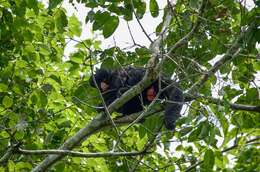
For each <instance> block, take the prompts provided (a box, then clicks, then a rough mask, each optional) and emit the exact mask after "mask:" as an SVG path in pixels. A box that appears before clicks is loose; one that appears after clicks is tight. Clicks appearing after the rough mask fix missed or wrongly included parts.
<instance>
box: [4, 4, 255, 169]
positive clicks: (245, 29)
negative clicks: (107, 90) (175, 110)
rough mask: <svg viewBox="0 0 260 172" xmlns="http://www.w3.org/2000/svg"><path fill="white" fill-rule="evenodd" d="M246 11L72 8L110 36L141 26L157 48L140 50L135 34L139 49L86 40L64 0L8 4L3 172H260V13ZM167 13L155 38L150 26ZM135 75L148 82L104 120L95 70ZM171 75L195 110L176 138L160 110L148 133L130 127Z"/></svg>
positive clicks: (233, 7)
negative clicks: (126, 108)
mask: <svg viewBox="0 0 260 172" xmlns="http://www.w3.org/2000/svg"><path fill="white" fill-rule="evenodd" d="M245 2H247V1H233V0H220V1H219V0H199V1H197V0H188V1H187V0H184V1H180V0H178V1H177V2H175V1H174V3H172V2H170V1H167V5H166V6H165V7H163V6H160V4H161V3H159V0H157V1H156V0H149V1H148V0H147V1H142V0H108V1H105V0H77V1H73V0H70V4H72V5H73V6H74V7H75V8H77V7H76V5H74V4H77V3H82V4H84V5H85V6H86V7H87V9H88V10H87V11H86V13H87V17H86V19H85V21H84V22H86V23H88V25H87V26H90V25H91V27H92V30H93V32H94V34H96V33H97V34H102V36H103V37H104V38H105V39H107V38H111V36H112V35H113V33H114V32H115V31H116V29H117V28H118V26H119V23H120V22H123V21H129V22H130V21H132V20H137V21H138V23H139V25H138V26H137V27H141V28H142V30H143V34H144V35H145V37H146V38H147V39H148V40H149V41H150V42H151V45H150V46H149V47H146V46H145V45H142V42H138V43H137V42H136V41H135V37H136V36H135V35H133V34H132V32H131V28H129V30H128V32H129V35H131V37H132V46H131V47H130V48H129V49H125V48H122V47H119V46H117V44H116V40H115V44H114V46H113V47H110V48H107V49H103V48H101V47H102V46H101V45H102V41H100V39H97V38H94V39H86V40H81V39H80V38H79V37H80V36H81V34H82V30H84V29H86V28H84V27H83V26H84V25H83V24H84V23H82V22H80V21H79V20H78V19H77V17H76V16H75V15H72V16H70V17H69V16H68V14H67V12H66V10H65V9H64V8H63V6H62V3H63V1H62V0H49V3H48V6H44V5H43V4H42V2H38V1H37V0H0V171H31V170H32V171H46V170H47V169H51V171H57V172H58V171H102V172H105V171H196V169H198V170H199V171H241V172H242V171H243V172H246V171H250V172H253V171H260V166H259V163H260V159H259V157H260V150H259V149H258V148H259V140H260V87H259V85H260V55H259V51H260V48H259V44H260V42H259V40H260V30H259V27H260V20H259V17H260V8H259V5H260V4H259V1H255V3H253V2H251V5H252V8H251V9H248V8H246V6H245V5H247V4H246V3H245ZM247 3H248V2H247ZM147 13H148V14H147ZM159 14H163V17H162V19H161V23H158V26H157V27H156V30H154V34H156V39H153V38H152V37H151V36H150V34H151V33H147V32H146V30H145V27H144V25H143V24H142V18H143V16H144V15H151V16H152V17H154V18H158V17H161V15H159ZM132 29H133V28H132ZM97 31H101V32H97ZM122 37H123V36H122ZM70 42H74V43H76V46H75V51H74V52H73V53H70V54H69V57H68V58H67V57H65V56H66V54H64V50H65V48H66V47H67V45H68V44H69V43H70ZM127 65H134V66H142V67H147V75H146V76H145V78H144V80H143V81H141V83H140V84H138V85H137V86H136V87H134V88H133V89H131V90H129V91H128V92H127V93H126V94H124V95H123V96H122V97H121V98H119V99H117V100H116V102H114V103H113V104H112V105H111V106H109V107H108V110H109V112H110V113H109V114H104V113H102V112H101V113H98V112H97V111H96V110H95V108H93V107H94V106H96V105H97V104H99V103H100V102H101V99H100V94H99V92H98V91H97V90H96V89H93V88H91V87H90V86H89V83H88V79H89V77H90V75H91V74H92V72H93V68H95V67H105V68H109V69H118V68H121V67H122V66H127ZM161 74H163V75H165V76H169V77H172V78H174V80H176V81H178V82H179V84H180V86H181V88H182V89H183V90H184V92H185V94H186V97H188V98H189V99H190V100H191V101H187V102H185V105H184V107H183V110H182V117H181V118H180V119H179V120H178V121H177V127H176V130H175V131H174V132H172V131H168V130H166V129H165V128H164V127H161V124H162V107H161V106H160V105H159V104H160V103H155V104H154V105H152V106H148V107H147V108H146V110H145V112H144V113H142V116H143V117H144V118H145V122H143V123H136V121H135V119H136V118H137V117H138V116H139V115H140V113H139V114H133V115H131V116H127V117H121V118H119V117H118V116H119V114H117V113H116V112H114V111H115V109H116V108H118V107H120V106H121V105H122V104H123V103H125V102H126V101H127V100H129V99H131V98H132V97H134V96H135V95H137V94H138V92H140V90H142V89H144V88H145V86H148V85H149V83H151V81H152V80H154V79H156V78H157V77H158V75H161ZM115 117H117V118H115Z"/></svg>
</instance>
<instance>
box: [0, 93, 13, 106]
mask: <svg viewBox="0 0 260 172" xmlns="http://www.w3.org/2000/svg"><path fill="white" fill-rule="evenodd" d="M2 104H3V105H4V107H5V108H9V107H11V106H12V105H13V99H12V98H10V97H8V96H5V97H4V98H3V100H2Z"/></svg>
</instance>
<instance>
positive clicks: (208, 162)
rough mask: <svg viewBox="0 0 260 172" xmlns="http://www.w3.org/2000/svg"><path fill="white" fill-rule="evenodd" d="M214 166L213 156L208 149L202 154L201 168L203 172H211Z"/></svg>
mask: <svg viewBox="0 0 260 172" xmlns="http://www.w3.org/2000/svg"><path fill="white" fill-rule="evenodd" d="M214 164H215V155H214V152H213V151H212V150H211V149H208V150H207V151H206V152H205V154H204V163H203V168H204V170H205V171H212V169H213V167H214Z"/></svg>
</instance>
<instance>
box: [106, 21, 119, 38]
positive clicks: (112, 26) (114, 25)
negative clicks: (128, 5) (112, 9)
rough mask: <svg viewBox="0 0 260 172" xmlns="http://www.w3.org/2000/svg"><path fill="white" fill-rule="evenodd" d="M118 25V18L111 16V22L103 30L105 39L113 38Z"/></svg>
mask: <svg viewBox="0 0 260 172" xmlns="http://www.w3.org/2000/svg"><path fill="white" fill-rule="evenodd" d="M118 24H119V19H118V17H116V16H111V17H110V18H109V20H108V21H107V22H106V23H105V25H104V28H103V35H104V37H105V38H108V37H109V36H111V35H112V34H113V33H114V32H115V30H116V28H117V26H118Z"/></svg>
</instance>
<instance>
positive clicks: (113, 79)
mask: <svg viewBox="0 0 260 172" xmlns="http://www.w3.org/2000/svg"><path fill="white" fill-rule="evenodd" d="M144 75H145V69H144V68H136V67H132V66H128V67H125V68H123V69H119V70H115V71H111V70H105V69H99V70H97V72H96V74H95V75H94V76H92V77H91V78H90V85H91V86H92V87H95V84H94V81H93V79H94V78H95V80H96V82H97V84H98V87H99V89H100V91H101V92H102V95H103V98H104V100H105V103H106V105H109V104H111V103H112V102H113V101H114V100H115V99H116V98H118V97H120V96H121V95H122V94H123V93H124V92H125V91H127V90H128V89H130V88H131V87H132V86H134V85H136V84H137V83H138V82H139V81H141V80H142V78H143V77H144ZM160 81H161V83H160V84H159V79H157V80H156V81H154V82H153V83H152V84H151V86H149V87H148V88H146V89H145V90H144V91H142V93H140V95H137V96H135V97H133V98H132V99H131V100H129V101H128V102H126V103H125V104H124V105H123V106H122V107H121V108H119V109H118V110H117V112H119V113H122V114H123V115H129V114H132V113H136V112H140V111H142V110H143V105H148V104H150V103H151V102H152V101H153V100H154V99H155V97H156V94H157V93H158V92H159V85H161V89H163V91H162V93H161V94H160V95H159V98H163V99H164V98H166V99H168V100H170V101H172V102H168V103H166V107H165V117H164V123H165V126H166V128H167V129H170V130H173V129H174V128H175V122H176V120H177V119H178V118H179V117H180V111H181V108H182V102H183V94H182V91H181V90H180V89H179V88H178V87H177V84H176V83H174V82H173V81H172V80H169V79H166V78H164V77H162V79H160ZM178 102H179V103H178Z"/></svg>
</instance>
